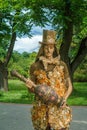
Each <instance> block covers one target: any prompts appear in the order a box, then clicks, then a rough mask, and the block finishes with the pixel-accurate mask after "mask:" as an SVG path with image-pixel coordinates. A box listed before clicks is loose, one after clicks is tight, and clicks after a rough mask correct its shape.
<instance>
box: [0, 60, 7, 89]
mask: <svg viewBox="0 0 87 130" xmlns="http://www.w3.org/2000/svg"><path fill="white" fill-rule="evenodd" d="M7 77H8V71H7V68H6V67H5V66H4V64H3V63H2V62H1V63H0V90H3V91H8V78H7Z"/></svg>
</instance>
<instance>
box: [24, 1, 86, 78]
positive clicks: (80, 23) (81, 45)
mask: <svg viewBox="0 0 87 130" xmlns="http://www.w3.org/2000/svg"><path fill="white" fill-rule="evenodd" d="M30 2H33V4H32V9H33V14H32V15H33V17H37V19H40V20H43V18H44V16H46V17H47V18H49V23H51V25H52V26H53V28H54V29H55V30H56V31H57V40H58V41H61V44H60V48H59V52H60V55H61V58H62V60H63V61H64V62H66V64H67V65H68V69H69V72H70V75H71V78H73V74H74V72H75V70H76V69H77V68H78V66H79V64H80V63H81V62H82V60H83V59H84V57H85V56H86V54H87V0H79V1H78V0H48V1H47V0H44V1H42V0H30V1H29V2H28V1H27V2H26V6H27V7H28V4H29V3H30ZM37 7H38V8H37ZM39 10H41V11H42V13H40V11H39ZM37 13H38V14H37ZM36 14H37V15H36ZM46 23H48V21H46ZM49 23H48V24H49ZM72 55H73V56H72Z"/></svg>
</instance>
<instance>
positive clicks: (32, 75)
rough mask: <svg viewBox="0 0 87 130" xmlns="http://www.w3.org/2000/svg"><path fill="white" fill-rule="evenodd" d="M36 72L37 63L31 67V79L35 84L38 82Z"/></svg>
mask: <svg viewBox="0 0 87 130" xmlns="http://www.w3.org/2000/svg"><path fill="white" fill-rule="evenodd" d="M35 70H36V65H35V63H34V64H32V65H31V67H30V79H31V80H32V81H33V82H34V83H35V82H36V78H35V75H34V71H35Z"/></svg>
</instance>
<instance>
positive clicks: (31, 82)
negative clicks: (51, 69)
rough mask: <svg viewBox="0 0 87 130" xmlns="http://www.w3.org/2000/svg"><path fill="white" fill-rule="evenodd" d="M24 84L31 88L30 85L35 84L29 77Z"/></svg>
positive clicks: (33, 85)
mask: <svg viewBox="0 0 87 130" xmlns="http://www.w3.org/2000/svg"><path fill="white" fill-rule="evenodd" d="M26 86H27V87H28V88H29V89H31V88H32V87H35V86H36V85H35V84H34V82H33V81H31V80H30V79H27V81H26Z"/></svg>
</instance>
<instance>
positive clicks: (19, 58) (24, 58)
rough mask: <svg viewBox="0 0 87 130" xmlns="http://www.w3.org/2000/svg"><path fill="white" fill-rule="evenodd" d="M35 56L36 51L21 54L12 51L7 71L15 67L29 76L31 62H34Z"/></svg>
mask: <svg viewBox="0 0 87 130" xmlns="http://www.w3.org/2000/svg"><path fill="white" fill-rule="evenodd" d="M35 57H36V52H33V53H27V52H23V53H22V54H20V53H18V52H16V51H14V53H13V54H12V58H11V60H10V62H9V65H8V69H9V72H10V71H11V70H14V69H15V70H17V71H18V72H19V73H21V74H22V75H24V76H25V77H29V69H30V66H31V64H32V63H33V62H34V60H35ZM9 77H10V75H9ZM10 78H12V77H10Z"/></svg>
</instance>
